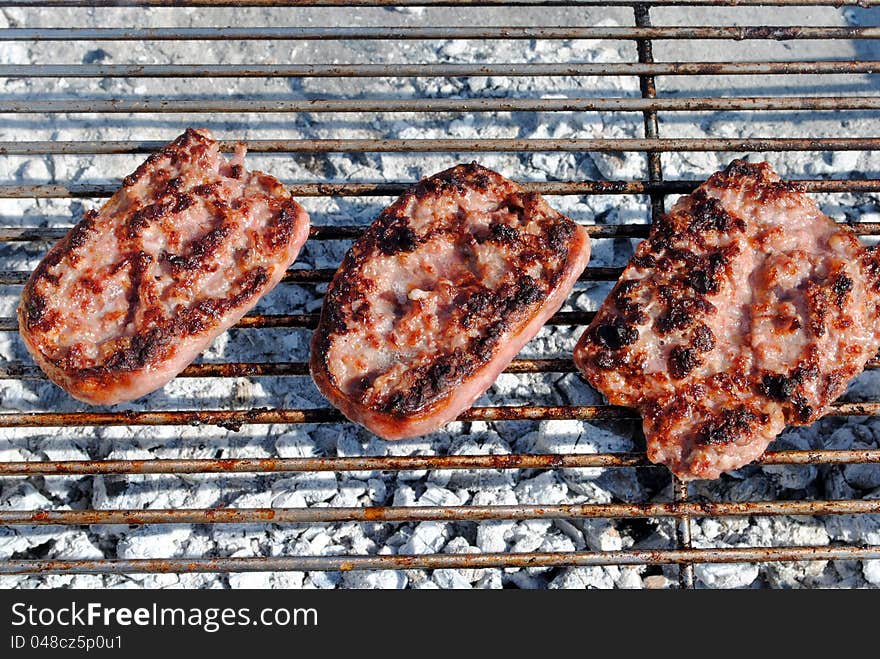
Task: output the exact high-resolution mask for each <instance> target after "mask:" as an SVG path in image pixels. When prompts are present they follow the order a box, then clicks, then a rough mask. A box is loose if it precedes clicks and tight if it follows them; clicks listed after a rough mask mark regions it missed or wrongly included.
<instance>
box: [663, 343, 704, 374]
mask: <svg viewBox="0 0 880 659" xmlns="http://www.w3.org/2000/svg"><path fill="white" fill-rule="evenodd" d="M667 363H668V365H669V373H670V374H671V375H672V377H673V378H675V379H676V380H681V379H683V378H685V377H687V376H688V375H690V373H691V371H693V370H694V369H695V368H696V367H697V366H699V365H700V363H701V361H700V358H699V353H698V352H697V351H696V350H695V349H694V348H686V347H684V346H675V347H674V348H672V350H670V351H669V359H668V360H667Z"/></svg>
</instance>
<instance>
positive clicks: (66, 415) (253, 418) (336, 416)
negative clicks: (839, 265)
mask: <svg viewBox="0 0 880 659" xmlns="http://www.w3.org/2000/svg"><path fill="white" fill-rule="evenodd" d="M828 415H829V416H877V415H880V402H863V403H841V402H836V403H832V404H831V406H830V411H829V414H828ZM638 418H640V417H639V414H638V412H637V411H636V410H632V409H629V408H626V407H617V406H614V405H572V406H562V405H512V406H499V407H472V408H471V409H469V410H467V411H466V412H464V413H463V414H462V415H461V416H459V417H458V420H459V421H553V420H562V419H569V420H575V421H597V420H610V419H638ZM343 422H345V417H343V416H342V414H340V413H339V412H338V411H337V410H335V409H332V408H326V407H319V408H310V409H267V408H254V409H249V410H172V411H167V412H8V413H4V414H0V428H26V427H32V428H61V427H82V426H200V425H215V426H220V427H222V428H227V429H229V430H238V429H240V428H241V426H244V425H251V424H253V425H266V424H273V423H280V424H299V423H343Z"/></svg>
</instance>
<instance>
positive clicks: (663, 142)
mask: <svg viewBox="0 0 880 659" xmlns="http://www.w3.org/2000/svg"><path fill="white" fill-rule="evenodd" d="M164 145H165V142H155V141H143V142H142V141H135V140H107V141H103V142H88V141H82V142H74V141H61V140H59V141H57V142H53V141H51V140H44V141H34V142H0V155H15V156H27V155H65V154H70V155H97V154H114V153H153V152H154V151H157V150H158V149H160V148H161V147H162V146H164ZM247 147H248V150H249V151H251V152H253V153H392V152H393V153H433V152H450V151H452V152H455V151H460V152H474V153H492V152H496V153H501V152H504V153H508V152H514V151H525V152H535V151H664V152H665V151H755V152H765V151H823V150H824V151H873V150H877V149H880V138H877V137H815V138H812V137H811V138H801V137H761V138H739V137H731V138H705V137H689V138H685V137H673V138H662V139H639V138H625V139H624V138H621V139H602V138H597V139H578V138H568V139H540V138H534V139H528V138H526V139H520V138H499V139H420V140H398V139H341V140H308V139H301V140H250V141H248V142H247ZM220 148H221V150H223V151H232V150H234V148H235V142H221V144H220Z"/></svg>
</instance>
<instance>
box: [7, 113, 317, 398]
mask: <svg viewBox="0 0 880 659" xmlns="http://www.w3.org/2000/svg"><path fill="white" fill-rule="evenodd" d="M243 160H244V147H243V146H241V147H239V148H238V150H237V152H236V154H235V156H234V157H233V158H232V159H231V160H230V161H227V160H226V158H224V157H223V156H221V155H220V152H219V148H218V144H217V142H216V141H215V140H214V139H213V138H212V136H211V134H210V133H209V132H208V131H206V130H187V131H186V133H184V134H183V135H181V136H180V137H178V138H177V139H176V140H175V141H174V142H172V143H170V144H169V145H167V146H165V147H164V148H163V149H162V150H161V151H159V152H158V153H155V154H153V155H152V156H150V158H149V159H148V160H147V161H146V162H145V163H144V164H143V165H141V166H140V167H139V168H138V169H137V170H136V171H135V172H134V173H133V174H132V175H130V176H128V177H126V178H125V180H124V181H123V184H122V187H121V188H120V189H119V190H118V191H117V192H116V193H115V194H114V195H113V196H112V197H111V198H110V199H109V200H108V201H107V203H105V204H104V206H103V207H101V209H100V210H98V211H94V210H92V211H89V212H88V213H86V214H85V217H84V218H83V220H82V221H81V222H80V223H79V224H77V225H76V226H75V227H74V228H73V229H71V231H70V232H69V233H68V234H67V236H65V237H64V238H63V239H62V240H61V241H59V242H58V244H56V245H55V246H54V247H53V248H52V249H51V250H50V251H49V253H48V254H47V255H46V257H45V258H44V259H43V261H42V262H41V263H40V264H39V265H38V266H37V268H36V270H35V271H34V273H33V274H32V275H31V277H30V279H29V280H28V282H27V284H26V285H25V287H24V291H23V293H22V297H21V304H20V305H19V308H18V318H19V325H20V330H21V336H22V338H23V339H24V343H25V345H26V346H27V348H28V350H29V351H30V353H31V354H32V355H33V357H34V359H35V360H36V361H37V363H38V364H39V365H40V367H41V368H42V369H43V370H44V371H45V372H46V374H47V375H48V376H49V377H50V378H51V379H52V380H53V381H54V382H55V383H57V384H58V385H60V386H61V387H63V388H64V389H66V390H67V391H68V392H69V393H70V394H71V395H72V396H74V397H75V398H78V399H79V400H82V401H85V402H87V403H93V404H103V405H110V404H113V403H118V402H121V401H126V400H131V399H134V398H138V397H140V396H143V395H145V394H147V393H149V392H151V391H153V390H155V389H158V388H159V387H162V386H163V385H164V384H165V383H167V382H168V381H169V380H171V379H172V378H173V377H174V376H175V375H177V374H178V373H179V372H180V371H182V370H183V369H184V368H185V367H186V366H187V365H188V364H189V363H190V362H191V361H192V360H193V359H195V358H196V357H197V356H198V354H199V353H200V352H201V351H202V350H204V349H205V348H206V347H207V345H208V344H209V343H210V342H211V341H212V340H213V339H214V338H215V337H216V336H217V335H218V334H220V333H221V332H223V331H224V330H225V329H227V328H228V327H229V326H231V325H233V324H234V323H236V322H238V320H239V319H240V318H241V317H242V316H243V315H244V314H245V313H246V312H247V311H249V310H250V309H251V308H252V307H253V306H254V305H255V304H256V302H257V301H258V300H259V299H260V297H261V296H262V295H263V294H265V293H266V292H268V291H270V290H271V289H272V288H273V287H274V286H275V285H276V284H277V283H278V281H279V280H280V279H281V277H282V276H283V274H284V272H285V270H286V269H287V268H288V266H290V264H291V263H292V262H293V261H294V259H296V256H297V254H298V253H299V250H300V247H302V244H303V243H304V242H305V240H306V238H307V236H308V229H309V219H308V215H307V214H306V212H305V211H304V210H303V209H302V207H300V205H299V204H297V203H296V201H294V200H293V199H292V198H291V196H290V193H289V192H288V191H287V190H286V189H285V188H284V186H282V185H281V183H279V182H278V180H276V179H275V178H273V177H271V176H267V175H266V174H263V173H260V172H247V171H245V169H244V164H243Z"/></svg>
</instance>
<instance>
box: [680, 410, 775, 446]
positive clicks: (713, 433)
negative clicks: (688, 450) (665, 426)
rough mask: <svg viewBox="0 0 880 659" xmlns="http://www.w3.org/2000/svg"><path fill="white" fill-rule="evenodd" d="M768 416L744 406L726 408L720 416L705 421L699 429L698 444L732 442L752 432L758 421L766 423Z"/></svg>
mask: <svg viewBox="0 0 880 659" xmlns="http://www.w3.org/2000/svg"><path fill="white" fill-rule="evenodd" d="M767 420H768V419H767V416H766V415H764V414H761V415H759V414H755V413H754V412H752V411H750V410H747V409H746V408H744V407H739V408H737V409H735V410H724V411H723V412H722V413H721V414H720V415H719V416H718V417H716V418H714V419H713V420H711V421H706V422H705V423H703V424H702V425H701V426H700V428H699V430H698V431H697V444H703V445H705V444H709V445H718V444H720V445H724V444H732V443H733V442H736V441H737V440H738V439H740V438H742V436H743V435H745V434H746V433H748V432H750V431H751V430H752V429H753V428H754V426H755V424H756V423H766V422H767Z"/></svg>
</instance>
